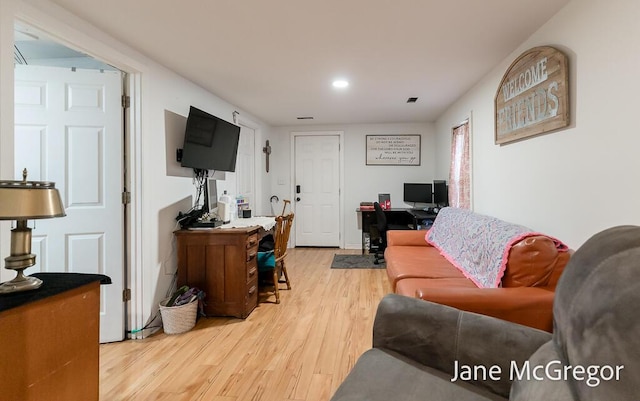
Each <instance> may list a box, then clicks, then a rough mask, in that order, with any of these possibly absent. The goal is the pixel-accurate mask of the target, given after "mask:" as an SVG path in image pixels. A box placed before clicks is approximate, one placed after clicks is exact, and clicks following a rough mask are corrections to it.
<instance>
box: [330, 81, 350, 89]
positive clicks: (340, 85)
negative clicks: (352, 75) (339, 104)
mask: <svg viewBox="0 0 640 401" xmlns="http://www.w3.org/2000/svg"><path fill="white" fill-rule="evenodd" d="M332 85H333V87H334V88H339V89H342V88H346V87H347V86H349V81H345V80H344V79H337V80H335V81H333V84H332Z"/></svg>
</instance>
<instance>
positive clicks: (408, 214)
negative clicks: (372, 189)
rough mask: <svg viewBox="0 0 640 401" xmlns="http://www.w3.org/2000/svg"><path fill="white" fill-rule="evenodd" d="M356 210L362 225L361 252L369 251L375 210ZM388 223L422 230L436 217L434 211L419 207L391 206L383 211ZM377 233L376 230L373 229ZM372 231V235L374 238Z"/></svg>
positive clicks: (374, 221)
mask: <svg viewBox="0 0 640 401" xmlns="http://www.w3.org/2000/svg"><path fill="white" fill-rule="evenodd" d="M356 212H357V213H359V214H360V227H362V253H363V254H364V253H365V252H368V251H369V248H370V244H371V239H372V230H371V228H372V227H374V228H375V224H376V221H377V219H376V212H375V210H360V209H356ZM384 214H385V216H386V218H387V223H388V224H394V225H406V226H407V227H410V228H411V229H412V230H423V229H427V228H429V227H431V225H432V224H433V221H434V220H435V218H436V214H435V213H429V212H426V211H424V210H419V209H405V208H391V209H387V210H385V211H384ZM373 231H375V232H376V233H377V230H373ZM375 235H377V234H375V233H374V237H373V238H375Z"/></svg>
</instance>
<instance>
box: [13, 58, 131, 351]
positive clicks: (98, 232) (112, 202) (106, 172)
mask: <svg viewBox="0 0 640 401" xmlns="http://www.w3.org/2000/svg"><path fill="white" fill-rule="evenodd" d="M121 93H122V77H121V73H120V72H114V71H104V72H100V71H97V70H76V71H72V70H71V69H69V68H58V67H40V66H26V65H16V67H15V125H16V126H15V177H16V179H21V177H22V169H23V168H25V167H26V168H27V169H28V171H29V176H28V179H29V180H43V181H53V182H55V183H56V187H57V188H58V190H59V191H60V195H61V197H62V201H63V203H64V205H65V209H66V213H67V215H66V217H63V218H57V219H47V220H38V221H37V223H36V225H35V229H34V230H33V253H35V254H36V255H37V259H36V265H35V266H33V267H31V268H29V269H27V273H28V274H30V273H35V272H38V271H42V272H60V271H65V272H79V273H100V274H105V275H107V276H109V277H110V278H111V280H112V282H113V283H112V284H110V285H103V286H101V288H100V293H101V305H100V315H101V318H100V341H101V342H110V341H120V340H122V339H123V338H124V304H123V300H122V290H123V288H124V284H123V275H124V268H123V263H124V255H123V253H124V252H123V234H124V217H123V205H122V199H121V193H122V188H123V167H122V166H123V154H122V152H123V151H122V141H123V133H122V129H123V128H122V127H123V125H122V107H121V101H120V99H121Z"/></svg>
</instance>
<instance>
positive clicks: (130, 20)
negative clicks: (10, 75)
mask: <svg viewBox="0 0 640 401" xmlns="http://www.w3.org/2000/svg"><path fill="white" fill-rule="evenodd" d="M53 2H54V3H57V4H58V5H60V6H61V7H63V8H65V9H67V10H69V11H71V12H72V13H74V14H76V15H78V16H79V17H81V18H83V19H85V20H87V21H89V22H90V23H91V24H93V25H95V26H96V27H98V28H99V29H101V30H103V31H105V32H107V33H108V34H110V35H112V36H113V37H115V38H117V39H118V40H119V41H121V42H123V43H126V44H128V45H129V46H131V47H133V48H135V49H136V50H138V51H139V52H141V53H143V54H145V55H146V56H148V57H150V58H151V59H154V60H156V61H157V62H159V63H160V64H162V65H164V66H166V67H168V68H170V69H171V70H173V71H175V72H176V73H178V74H180V75H182V76H184V77H186V78H187V79H189V80H191V81H193V82H195V83H196V84H198V85H199V86H202V87H203V88H205V89H207V90H209V91H211V92H212V93H215V94H216V95H218V96H219V97H221V98H223V99H224V100H226V101H228V102H229V103H231V104H233V105H235V106H236V107H238V108H241V109H244V110H246V111H247V112H250V113H252V114H254V115H255V116H256V117H258V118H260V119H262V120H263V121H265V122H266V123H268V124H270V125H274V126H284V125H297V124H350V123H395V122H428V121H434V120H435V119H437V117H438V116H439V115H440V114H441V113H442V112H443V111H444V110H446V108H447V107H448V106H449V105H450V104H451V103H452V102H453V101H455V100H456V99H457V98H459V97H460V96H461V95H463V94H464V93H465V92H467V91H468V90H469V89H470V88H471V87H472V86H473V85H474V84H475V83H476V82H478V81H479V80H480V79H481V78H482V77H483V76H484V75H485V74H486V73H488V72H489V71H490V70H491V69H492V68H493V67H495V66H496V65H497V64H498V63H499V62H501V61H503V60H504V58H505V57H507V56H508V55H509V54H510V53H511V52H512V51H513V50H514V49H515V48H516V47H517V46H518V45H519V44H521V43H522V42H523V41H525V40H526V39H527V38H528V37H529V36H530V35H531V34H532V33H534V32H535V31H536V30H537V29H538V28H539V27H540V26H541V25H542V24H544V23H545V22H546V21H547V20H548V19H549V18H550V17H551V16H553V15H554V14H555V13H556V12H558V11H559V10H560V9H561V8H562V7H563V6H564V5H566V4H567V3H568V2H569V0H482V1H479V0H394V1H383V0H373V1H372V0H347V1H345V0H316V1H305V0H271V1H265V0H243V1H238V0H235V1H232V0H182V1H175V0H135V1H131V0H109V1H104V0H53ZM336 78H344V79H347V80H348V81H349V82H350V85H349V87H348V88H346V89H342V90H337V89H335V88H333V87H332V86H331V82H332V81H333V80H334V79H336ZM409 97H417V98H418V100H417V102H416V103H407V99H408V98H409ZM297 117H313V120H303V121H300V120H297Z"/></svg>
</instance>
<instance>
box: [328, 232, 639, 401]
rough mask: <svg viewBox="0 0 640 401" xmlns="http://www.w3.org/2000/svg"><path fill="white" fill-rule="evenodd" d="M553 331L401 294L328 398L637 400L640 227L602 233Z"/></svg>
mask: <svg viewBox="0 0 640 401" xmlns="http://www.w3.org/2000/svg"><path fill="white" fill-rule="evenodd" d="M553 311H554V332H553V334H550V333H547V332H544V331H540V330H537V329H533V328H529V327H526V326H521V325H518V324H515V323H510V322H507V321H503V320H499V319H495V318H492V317H488V316H483V315H478V314H474V313H470V312H463V311H460V310H458V309H454V308H451V307H448V306H444V305H439V304H435V303H431V302H427V301H422V300H419V299H415V298H409V297H404V296H400V295H395V294H391V295H387V296H386V297H385V298H384V299H383V300H382V302H381V303H380V305H379V308H378V312H377V315H376V320H375V322H374V329H373V349H371V350H369V351H367V352H365V353H364V354H363V355H362V356H361V357H360V359H359V360H358V362H357V363H356V365H355V366H354V368H353V370H352V371H351V372H350V373H349V375H348V376H347V378H346V379H345V381H344V382H343V383H342V384H341V386H340V387H339V388H338V390H337V391H336V393H335V394H334V396H333V398H332V401H364V400H371V401H375V400H380V401H390V400H393V401H404V400H406V401H418V400H434V401H435V400H452V401H453V400H455V401H463V400H505V399H510V400H527V401H538V400H539V401H564V400H567V401H576V400H581V401H583V400H593V401H595V400H616V401H625V400H637V399H638V397H639V396H640V227H635V226H621V227H614V228H611V229H608V230H605V231H603V232H601V233H599V234H596V235H595V236H593V237H592V238H591V239H589V240H588V241H587V242H586V243H585V244H584V245H583V246H582V247H581V248H580V249H578V250H577V251H576V252H575V254H574V255H573V257H572V258H571V260H570V262H569V264H568V265H567V267H566V268H565V271H564V273H563V275H562V277H561V279H560V282H559V284H558V287H557V289H556V297H555V301H554V309H553Z"/></svg>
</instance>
